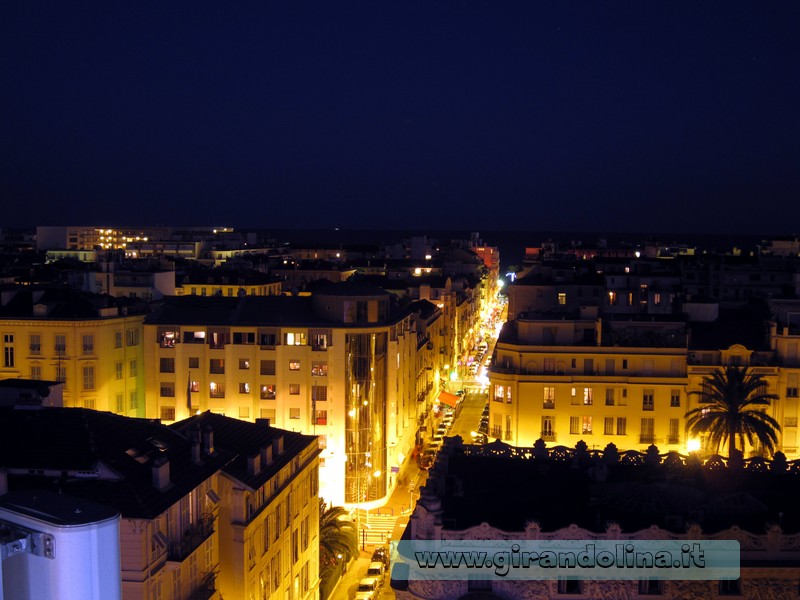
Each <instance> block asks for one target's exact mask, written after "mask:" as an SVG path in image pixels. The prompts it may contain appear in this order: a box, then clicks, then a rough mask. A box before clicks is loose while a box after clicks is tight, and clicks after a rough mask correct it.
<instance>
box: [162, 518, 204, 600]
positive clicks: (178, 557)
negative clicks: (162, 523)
mask: <svg viewBox="0 0 800 600" xmlns="http://www.w3.org/2000/svg"><path fill="white" fill-rule="evenodd" d="M215 518H216V517H215V516H214V515H213V514H210V513H208V514H205V515H203V516H202V517H200V519H199V520H198V521H197V523H194V524H192V525H190V526H189V528H188V529H187V530H186V531H185V532H184V533H183V538H182V539H181V540H180V541H179V542H172V541H171V542H170V543H169V551H168V555H167V558H168V560H172V561H176V562H181V561H183V560H184V559H185V558H186V557H187V556H189V555H190V554H191V553H192V552H194V551H195V550H197V548H198V547H200V544H202V543H203V542H205V541H206V540H207V539H208V538H209V536H211V534H212V533H214V520H215ZM207 597H210V596H198V598H207ZM192 598H194V596H192Z"/></svg>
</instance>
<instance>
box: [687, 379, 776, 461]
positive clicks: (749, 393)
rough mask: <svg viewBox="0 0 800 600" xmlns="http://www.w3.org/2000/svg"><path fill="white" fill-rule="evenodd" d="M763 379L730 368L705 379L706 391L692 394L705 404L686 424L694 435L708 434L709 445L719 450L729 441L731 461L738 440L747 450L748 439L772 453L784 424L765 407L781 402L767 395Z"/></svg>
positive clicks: (688, 417)
mask: <svg viewBox="0 0 800 600" xmlns="http://www.w3.org/2000/svg"><path fill="white" fill-rule="evenodd" d="M766 389H767V382H766V381H765V380H764V378H763V376H762V375H760V374H758V373H754V372H752V371H751V370H750V369H748V368H747V367H739V366H735V365H729V366H726V367H725V368H724V370H718V371H715V372H714V374H713V375H711V376H708V377H705V378H704V379H703V390H702V391H699V392H697V391H695V392H691V393H692V394H698V395H700V396H701V402H702V404H701V405H700V406H698V407H697V408H693V409H692V410H690V411H689V412H687V413H686V425H687V427H688V428H689V432H690V433H692V434H693V435H700V434H703V433H708V440H709V442H710V443H711V444H712V445H713V446H714V447H715V449H717V450H719V448H720V446H722V445H723V443H724V442H726V441H727V442H728V459H729V460H730V459H732V458H733V456H734V453H735V452H736V451H737V444H736V439H737V437H738V438H739V446H740V447H741V449H742V450H744V442H745V439H746V440H747V442H748V443H749V444H750V445H751V446H753V445H754V441H757V442H758V444H759V445H760V446H761V447H762V448H763V449H764V450H766V451H768V452H769V453H770V454H771V453H772V452H773V451H774V450H775V446H776V444H777V441H778V432H779V431H780V430H781V426H780V424H779V423H778V422H777V421H776V420H775V419H773V418H772V417H771V416H769V415H768V414H767V413H766V412H765V411H764V410H763V409H762V407H765V406H769V404H770V402H771V401H772V400H777V399H778V396H776V395H775V394H768V393H767V392H766Z"/></svg>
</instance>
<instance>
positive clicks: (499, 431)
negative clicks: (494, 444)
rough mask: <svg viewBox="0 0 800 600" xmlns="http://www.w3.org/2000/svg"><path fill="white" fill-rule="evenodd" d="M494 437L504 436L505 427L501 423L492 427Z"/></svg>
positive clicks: (500, 437)
mask: <svg viewBox="0 0 800 600" xmlns="http://www.w3.org/2000/svg"><path fill="white" fill-rule="evenodd" d="M492 437H493V438H498V439H502V437H503V428H502V427H500V426H499V425H495V426H494V427H492Z"/></svg>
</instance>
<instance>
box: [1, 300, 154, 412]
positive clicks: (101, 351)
mask: <svg viewBox="0 0 800 600" xmlns="http://www.w3.org/2000/svg"><path fill="white" fill-rule="evenodd" d="M2 298H3V301H2V306H0V336H2V337H1V338H0V339H1V340H2V344H3V358H2V363H0V379H8V378H26V379H36V380H41V379H44V380H52V381H58V382H62V383H63V384H64V386H63V402H64V406H67V407H82V408H93V409H96V410H103V411H109V412H113V413H117V414H121V415H127V416H138V417H143V416H144V415H145V405H144V390H145V384H144V381H145V379H144V347H143V345H142V339H143V331H144V328H143V323H144V314H143V310H142V309H141V308H140V307H138V308H137V307H136V306H135V305H127V304H125V303H123V302H120V301H117V300H115V299H114V298H111V297H109V296H103V295H96V294H89V293H84V292H77V291H73V290H65V289H36V288H30V287H24V288H23V287H19V286H16V287H13V288H8V289H7V290H5V291H4V293H3V296H2Z"/></svg>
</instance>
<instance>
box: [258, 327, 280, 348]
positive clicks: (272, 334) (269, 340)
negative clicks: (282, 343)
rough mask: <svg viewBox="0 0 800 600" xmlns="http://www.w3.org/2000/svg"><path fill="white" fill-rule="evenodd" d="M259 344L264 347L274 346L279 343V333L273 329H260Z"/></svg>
mask: <svg viewBox="0 0 800 600" xmlns="http://www.w3.org/2000/svg"><path fill="white" fill-rule="evenodd" d="M258 344H259V346H261V347H262V348H274V347H275V346H276V345H277V344H278V333H277V332H276V331H271V330H263V331H259V332H258Z"/></svg>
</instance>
